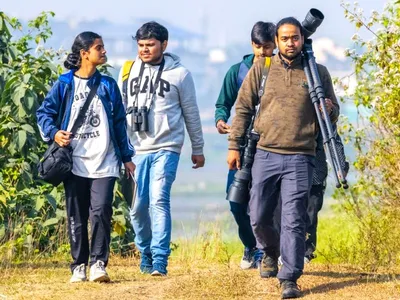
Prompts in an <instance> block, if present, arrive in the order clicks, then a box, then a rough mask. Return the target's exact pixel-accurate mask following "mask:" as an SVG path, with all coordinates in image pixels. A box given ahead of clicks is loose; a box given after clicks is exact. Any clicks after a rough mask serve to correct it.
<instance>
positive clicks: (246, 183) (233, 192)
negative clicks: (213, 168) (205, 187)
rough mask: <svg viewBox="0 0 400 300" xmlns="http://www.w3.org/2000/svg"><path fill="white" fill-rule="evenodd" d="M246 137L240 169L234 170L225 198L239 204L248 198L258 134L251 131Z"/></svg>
mask: <svg viewBox="0 0 400 300" xmlns="http://www.w3.org/2000/svg"><path fill="white" fill-rule="evenodd" d="M246 138H247V144H246V147H245V148H244V154H243V159H242V161H241V169H240V170H238V171H237V172H236V174H235V177H234V179H233V182H232V184H231V186H230V187H229V190H228V195H227V197H226V200H228V201H232V202H236V203H239V204H247V203H248V202H249V200H250V182H251V168H252V166H253V162H254V154H255V153H256V150H257V149H256V147H257V142H258V140H259V138H260V136H259V135H258V134H256V133H251V134H250V137H246Z"/></svg>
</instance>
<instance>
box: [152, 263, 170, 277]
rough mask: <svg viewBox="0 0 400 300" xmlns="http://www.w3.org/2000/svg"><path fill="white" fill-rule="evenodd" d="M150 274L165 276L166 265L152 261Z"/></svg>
mask: <svg viewBox="0 0 400 300" xmlns="http://www.w3.org/2000/svg"><path fill="white" fill-rule="evenodd" d="M151 276H167V267H166V266H165V265H163V264H159V263H154V265H153V269H152V270H151Z"/></svg>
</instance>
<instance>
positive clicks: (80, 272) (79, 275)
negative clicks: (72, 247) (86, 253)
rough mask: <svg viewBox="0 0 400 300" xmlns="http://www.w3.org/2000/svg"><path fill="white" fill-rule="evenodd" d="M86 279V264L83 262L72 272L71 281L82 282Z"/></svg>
mask: <svg viewBox="0 0 400 300" xmlns="http://www.w3.org/2000/svg"><path fill="white" fill-rule="evenodd" d="M82 281H86V266H85V264H81V265H79V266H77V267H76V268H75V269H74V271H73V272H72V276H71V279H70V280H69V282H82Z"/></svg>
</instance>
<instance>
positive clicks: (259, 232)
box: [249, 149, 314, 281]
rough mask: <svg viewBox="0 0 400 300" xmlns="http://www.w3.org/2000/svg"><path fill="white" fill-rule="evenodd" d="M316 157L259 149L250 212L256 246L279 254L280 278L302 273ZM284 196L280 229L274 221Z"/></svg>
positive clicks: (292, 277)
mask: <svg viewBox="0 0 400 300" xmlns="http://www.w3.org/2000/svg"><path fill="white" fill-rule="evenodd" d="M313 169H314V157H313V156H310V155H301V154H294V155H284V154H277V153H272V152H268V151H264V150H260V149H257V152H256V154H255V156H254V164H253V168H252V186H251V190H250V203H249V215H250V220H251V225H252V227H253V231H254V235H255V237H256V240H257V248H259V249H261V250H263V251H264V252H265V253H266V254H267V255H269V256H273V257H275V258H277V256H278V253H279V248H280V255H281V258H282V262H283V266H282V268H281V269H280V271H279V273H278V278H279V279H280V280H293V281H296V280H297V279H298V278H299V277H300V276H301V274H302V273H303V268H304V254H305V233H306V213H307V200H308V197H309V191H310V188H311V184H312V174H313ZM280 195H281V200H282V215H281V233H280V239H279V235H278V232H277V230H276V228H275V227H274V224H273V216H274V210H275V208H276V206H277V203H278V199H279V196H280Z"/></svg>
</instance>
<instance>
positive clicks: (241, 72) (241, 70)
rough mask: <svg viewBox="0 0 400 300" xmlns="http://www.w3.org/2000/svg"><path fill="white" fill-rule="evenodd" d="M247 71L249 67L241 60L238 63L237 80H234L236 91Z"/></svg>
mask: <svg viewBox="0 0 400 300" xmlns="http://www.w3.org/2000/svg"><path fill="white" fill-rule="evenodd" d="M248 72H249V67H248V66H247V65H246V64H245V63H244V62H243V61H242V62H241V63H240V67H239V72H238V77H237V82H236V84H237V90H238V91H239V89H240V87H241V86H242V83H243V80H244V78H245V77H246V75H247V73H248Z"/></svg>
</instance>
